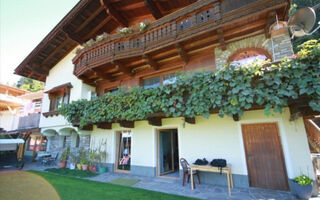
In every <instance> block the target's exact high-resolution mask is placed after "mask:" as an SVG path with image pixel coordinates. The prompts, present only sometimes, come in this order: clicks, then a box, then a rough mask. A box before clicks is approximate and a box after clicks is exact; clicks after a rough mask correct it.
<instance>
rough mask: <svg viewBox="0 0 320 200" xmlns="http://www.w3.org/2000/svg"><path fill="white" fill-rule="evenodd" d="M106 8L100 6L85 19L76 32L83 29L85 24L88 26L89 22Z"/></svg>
mask: <svg viewBox="0 0 320 200" xmlns="http://www.w3.org/2000/svg"><path fill="white" fill-rule="evenodd" d="M103 10H104V7H102V6H101V7H99V8H98V9H97V10H96V11H94V12H93V13H92V14H91V15H90V17H88V18H87V19H86V20H84V22H83V23H82V24H81V25H80V26H78V27H77V29H76V30H75V31H74V32H75V33H77V32H79V31H80V30H81V29H83V28H84V27H85V26H87V25H88V24H89V22H91V21H92V20H93V19H94V18H95V17H96V16H97V15H99V14H100V13H101V11H103Z"/></svg>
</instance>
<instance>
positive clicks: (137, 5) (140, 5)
mask: <svg viewBox="0 0 320 200" xmlns="http://www.w3.org/2000/svg"><path fill="white" fill-rule="evenodd" d="M144 6H145V4H144V2H142V1H141V2H136V3H132V4H131V3H130V4H128V5H123V6H121V7H120V8H119V9H120V11H128V10H135V9H138V8H143V7H144Z"/></svg>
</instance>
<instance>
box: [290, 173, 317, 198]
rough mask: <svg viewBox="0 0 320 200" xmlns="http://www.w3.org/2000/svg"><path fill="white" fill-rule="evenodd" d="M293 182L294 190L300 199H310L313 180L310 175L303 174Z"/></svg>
mask: <svg viewBox="0 0 320 200" xmlns="http://www.w3.org/2000/svg"><path fill="white" fill-rule="evenodd" d="M292 182H293V183H292V191H293V192H294V193H295V194H296V195H297V196H298V197H299V198H300V199H309V198H310V197H311V194H312V183H313V180H312V179H311V178H310V177H308V176H306V175H304V174H303V175H301V176H298V177H295V178H294V179H293V181H292Z"/></svg>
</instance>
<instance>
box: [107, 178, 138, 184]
mask: <svg viewBox="0 0 320 200" xmlns="http://www.w3.org/2000/svg"><path fill="white" fill-rule="evenodd" d="M139 181H140V180H138V179H127V178H117V179H115V180H113V181H110V183H112V184H117V185H123V186H131V185H134V184H136V183H138V182H139Z"/></svg>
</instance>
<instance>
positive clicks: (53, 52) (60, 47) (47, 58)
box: [41, 39, 69, 65]
mask: <svg viewBox="0 0 320 200" xmlns="http://www.w3.org/2000/svg"><path fill="white" fill-rule="evenodd" d="M68 41H69V40H68V39H65V40H64V41H63V42H61V43H60V44H59V45H58V46H56V47H55V48H54V50H53V51H51V53H49V55H47V57H46V58H45V59H44V60H43V61H42V62H41V65H42V64H44V63H45V62H47V61H48V60H49V59H50V58H51V56H53V55H54V54H56V53H57V52H58V51H60V50H61V49H62V48H63V47H64V45H65V44H67V43H68Z"/></svg>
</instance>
